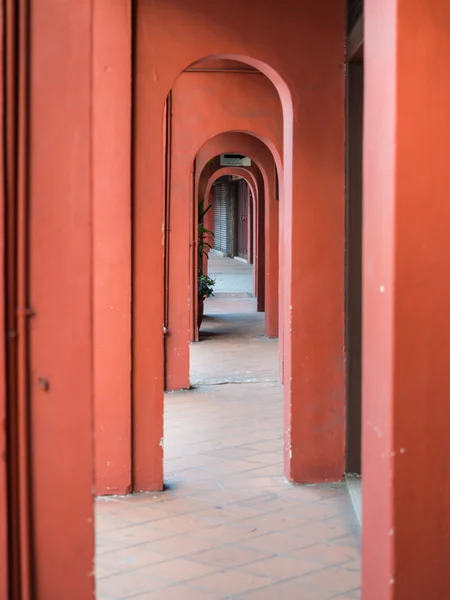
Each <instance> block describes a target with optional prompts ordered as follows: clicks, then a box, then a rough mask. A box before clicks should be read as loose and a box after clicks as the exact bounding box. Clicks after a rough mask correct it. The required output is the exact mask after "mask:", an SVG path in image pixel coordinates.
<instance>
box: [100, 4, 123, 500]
mask: <svg viewBox="0 0 450 600" xmlns="http://www.w3.org/2000/svg"><path fill="white" fill-rule="evenodd" d="M93 39H94V45H93V113H92V114H93V122H92V127H93V154H92V158H93V168H94V172H95V177H94V178H93V190H92V191H93V244H94V246H93V252H94V278H93V286H94V288H93V292H94V303H93V311H94V340H93V343H94V400H95V483H96V492H97V494H99V495H101V494H125V493H127V492H128V491H130V489H131V199H130V189H131V174H130V169H131V160H130V152H131V6H130V5H129V1H128V0H115V1H114V2H112V3H111V2H110V1H109V0H98V1H96V2H95V11H94V31H93Z"/></svg>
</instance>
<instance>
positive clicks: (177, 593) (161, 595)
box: [130, 585, 223, 600]
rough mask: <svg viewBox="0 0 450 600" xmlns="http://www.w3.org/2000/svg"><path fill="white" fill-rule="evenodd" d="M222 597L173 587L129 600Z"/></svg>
mask: <svg viewBox="0 0 450 600" xmlns="http://www.w3.org/2000/svg"><path fill="white" fill-rule="evenodd" d="M221 598H223V596H222V597H221V596H217V595H216V594H210V593H209V592H205V591H203V590H200V589H194V588H191V587H188V586H187V585H175V586H171V587H169V588H164V589H163V590H156V591H155V592H150V593H149V594H143V595H141V594H139V595H138V596H133V597H132V598H131V599H130V600H221Z"/></svg>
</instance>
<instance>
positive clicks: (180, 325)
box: [165, 95, 197, 391]
mask: <svg viewBox="0 0 450 600" xmlns="http://www.w3.org/2000/svg"><path fill="white" fill-rule="evenodd" d="M173 100H174V105H175V103H176V99H175V95H174V96H173ZM176 142H177V128H176V127H174V128H173V138H172V143H173V147H174V148H175V147H176ZM177 158H178V156H177V154H176V152H174V153H173V155H172V166H171V177H172V185H171V194H170V211H169V223H170V225H169V230H170V232H169V239H168V245H169V278H168V279H169V281H168V284H169V285H168V293H169V302H168V332H167V335H166V338H165V341H166V346H165V350H166V352H165V386H166V390H170V391H173V390H181V389H188V388H189V359H190V356H189V341H190V337H191V327H192V322H191V318H190V316H191V313H190V306H189V304H190V302H189V300H190V299H191V303H192V304H194V302H193V296H190V284H191V280H192V277H191V274H192V266H193V265H192V264H191V263H192V262H193V261H191V252H192V249H193V248H194V246H191V244H190V242H191V237H192V235H191V234H192V232H193V229H192V227H191V226H190V225H189V224H190V223H192V216H191V207H192V202H191V200H192V198H191V192H190V187H191V189H192V187H193V186H192V185H191V186H190V185H189V184H190V182H191V183H192V174H191V177H190V176H189V172H185V171H184V169H183V168H182V165H180V161H179V160H177ZM195 213H196V214H197V211H195ZM195 231H197V228H195ZM193 241H194V240H192V242H193ZM195 247H196V246H195Z"/></svg>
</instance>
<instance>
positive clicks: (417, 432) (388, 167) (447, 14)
mask: <svg viewBox="0 0 450 600" xmlns="http://www.w3.org/2000/svg"><path fill="white" fill-rule="evenodd" d="M365 11H366V14H365V17H364V22H365V45H364V53H365V74H364V78H365V83H364V84H365V93H364V98H365V102H364V196H363V198H364V206H363V215H364V228H363V240H364V242H363V243H364V248H363V257H364V270H363V274H364V275H363V277H364V278H363V369H362V372H363V474H364V475H363V477H364V478H363V519H364V521H363V594H362V598H363V600H403V599H405V598H408V600H422V599H423V598H449V597H450V573H449V564H450V544H449V539H450V470H449V456H450V442H449V435H448V434H449V431H450V405H449V397H450V369H449V356H450V313H449V306H450V279H449V277H448V273H449V272H450V236H449V224H450V203H449V198H450V172H449V169H448V157H449V155H450V120H449V117H448V111H449V106H450V83H449V80H448V78H447V77H443V76H442V74H443V73H444V72H446V71H447V70H448V61H449V57H450V37H449V30H448V24H449V23H450V5H449V3H448V2H446V1H444V0H442V1H436V2H431V3H430V2H428V3H426V2H422V1H420V0H367V1H366V3H365Z"/></svg>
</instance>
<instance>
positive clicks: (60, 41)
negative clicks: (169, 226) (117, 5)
mask: <svg viewBox="0 0 450 600" xmlns="http://www.w3.org/2000/svg"><path fill="white" fill-rule="evenodd" d="M25 4H26V3H20V7H21V8H23V7H24V6H25ZM93 4H94V3H93V2H90V1H84V2H60V1H59V0H39V2H33V6H32V9H33V10H31V12H30V22H29V29H28V31H29V32H30V53H29V56H30V57H32V60H31V61H29V62H27V63H25V64H27V65H28V66H29V69H30V71H29V74H30V78H29V82H30V90H29V92H30V93H29V96H28V98H29V103H28V107H29V124H30V132H29V133H30V135H29V140H28V144H27V150H28V152H29V156H30V162H29V168H28V169H27V170H26V171H24V172H23V175H24V177H26V179H27V181H26V183H27V189H28V191H29V200H30V205H29V206H30V210H29V215H27V216H28V224H29V253H28V256H29V269H28V285H29V299H30V302H31V306H32V308H33V310H34V311H35V316H34V317H33V318H32V319H30V321H29V363H28V365H29V368H28V369H27V371H28V372H27V371H23V372H22V373H21V374H20V376H21V382H22V383H23V382H25V380H26V377H29V381H28V383H29V395H30V397H29V400H30V403H29V406H30V411H31V415H30V430H29V434H30V444H31V447H30V461H31V474H32V476H31V479H30V483H31V496H32V497H31V509H32V514H31V519H30V521H31V524H32V533H33V544H32V550H33V552H32V554H31V556H32V560H33V590H32V591H33V594H32V595H33V598H35V599H36V600H46V599H50V598H55V599H56V598H64V600H90V599H92V598H93V597H94V576H93V569H94V525H93V518H94V515H93V448H92V426H93V411H92V383H93V382H92V364H93V363H92V283H91V282H92V193H91V192H92V187H91V186H92V163H91V149H92V136H91V126H92V113H91V100H92V26H93V23H92V11H93ZM24 475H25V473H24Z"/></svg>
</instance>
